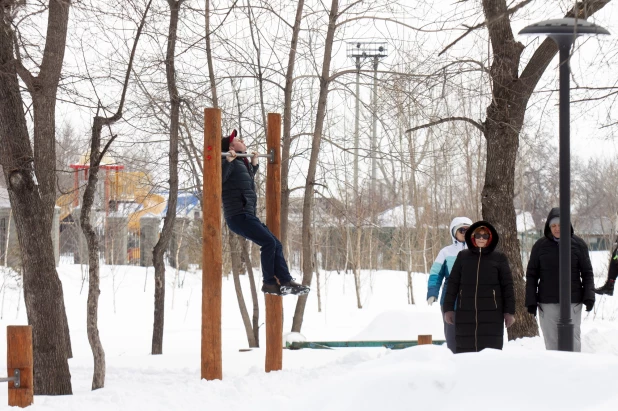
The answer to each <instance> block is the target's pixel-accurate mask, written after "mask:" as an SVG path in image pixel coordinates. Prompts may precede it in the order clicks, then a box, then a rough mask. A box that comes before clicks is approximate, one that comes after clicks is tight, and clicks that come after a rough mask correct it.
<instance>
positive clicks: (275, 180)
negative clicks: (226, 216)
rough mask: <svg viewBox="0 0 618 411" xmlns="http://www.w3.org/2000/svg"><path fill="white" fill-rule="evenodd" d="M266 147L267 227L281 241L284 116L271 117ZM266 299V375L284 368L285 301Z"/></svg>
mask: <svg viewBox="0 0 618 411" xmlns="http://www.w3.org/2000/svg"><path fill="white" fill-rule="evenodd" d="M266 133H267V136H266V146H267V150H268V153H269V154H270V153H271V152H272V150H274V158H273V160H274V161H273V162H270V161H269V162H268V165H267V167H266V169H267V177H266V225H267V226H268V228H269V229H270V231H271V232H272V233H273V234H274V235H275V236H276V237H277V238H281V216H280V211H281V149H280V148H281V114H278V113H268V120H267V131H266ZM264 296H265V298H266V364H265V370H266V372H271V371H279V370H281V369H282V367H283V342H282V336H283V304H282V301H281V297H280V296H277V295H271V294H264Z"/></svg>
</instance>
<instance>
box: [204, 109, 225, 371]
mask: <svg viewBox="0 0 618 411" xmlns="http://www.w3.org/2000/svg"><path fill="white" fill-rule="evenodd" d="M202 195H203V204H204V210H202V211H203V212H202V214H203V216H204V217H203V218H204V222H203V227H202V378H205V379H207V380H217V379H218V380H220V379H222V378H223V366H222V363H221V287H222V256H221V253H222V248H221V110H219V109H215V108H207V109H204V189H203V191H202Z"/></svg>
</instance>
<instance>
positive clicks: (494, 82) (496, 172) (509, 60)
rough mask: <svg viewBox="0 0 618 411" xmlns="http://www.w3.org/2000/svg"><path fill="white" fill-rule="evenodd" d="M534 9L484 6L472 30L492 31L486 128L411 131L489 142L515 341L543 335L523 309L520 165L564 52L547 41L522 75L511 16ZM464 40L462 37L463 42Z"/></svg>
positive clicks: (590, 8)
mask: <svg viewBox="0 0 618 411" xmlns="http://www.w3.org/2000/svg"><path fill="white" fill-rule="evenodd" d="M609 1H610V0H584V1H581V2H578V3H576V4H575V5H574V6H573V8H572V9H571V10H569V11H568V12H567V13H566V15H565V17H576V18H579V19H586V18H588V17H589V16H591V15H592V14H594V13H595V12H597V11H598V10H600V9H602V8H603V7H604V6H605V5H607V3H609ZM528 3H530V1H529V0H524V1H522V2H521V3H519V4H517V5H516V6H514V7H511V8H509V7H508V6H507V1H506V0H483V1H482V6H483V12H484V15H485V20H484V23H481V24H479V25H477V26H474V27H470V28H468V30H466V32H465V34H464V36H465V35H466V34H469V33H471V32H472V31H474V30H475V29H478V28H481V27H487V30H488V33H489V40H490V43H491V48H492V52H493V61H492V64H491V69H490V70H489V75H490V79H491V87H492V100H491V103H490V105H489V106H488V107H487V112H486V118H485V121H484V122H482V123H480V122H478V121H476V120H473V119H470V118H467V117H460V116H451V117H448V118H444V119H440V120H437V121H434V122H431V123H429V124H427V125H423V126H419V127H414V128H412V129H410V130H409V131H412V130H416V129H420V128H424V127H428V126H433V125H436V124H441V123H444V122H449V121H464V122H467V123H469V124H472V125H474V126H475V127H476V128H478V129H479V130H480V131H481V132H482V133H483V135H484V136H485V139H486V141H487V163H486V172H485V183H484V187H483V191H482V193H481V203H482V211H483V218H484V219H486V220H488V221H491V222H492V223H493V224H494V225H495V227H496V229H497V230H498V232H500V236H501V238H500V243H501V248H502V250H503V251H504V252H505V254H506V255H507V258H508V260H509V264H510V265H511V269H512V272H513V280H514V284H515V298H516V302H517V307H518V308H519V309H518V310H517V312H516V315H515V316H516V319H517V321H516V322H515V324H514V325H513V326H512V327H510V328H509V329H508V335H509V339H515V338H521V337H531V336H535V335H538V326H537V323H536V321H535V319H534V318H533V317H532V316H530V315H529V314H528V313H527V312H526V311H525V310H523V309H521V308H522V307H523V306H524V297H525V280H524V272H523V267H522V262H521V258H520V247H519V242H518V239H517V227H516V219H515V208H514V205H513V201H514V193H515V187H514V185H515V160H516V157H517V152H518V148H519V135H520V132H521V129H522V126H523V123H524V117H525V113H526V106H527V104H528V101H529V99H530V97H531V96H532V94H533V92H534V89H535V88H536V86H537V84H538V82H539V80H540V79H541V76H542V75H543V73H544V72H545V70H546V69H547V66H548V65H549V63H550V62H551V60H552V59H553V57H554V56H555V55H556V53H557V51H558V48H557V46H556V44H555V42H554V41H553V40H552V39H550V38H547V39H545V40H544V41H543V42H542V43H541V45H540V46H539V47H538V48H537V49H536V50H535V51H534V53H533V55H532V57H531V58H530V60H529V61H528V63H527V64H526V66H525V67H524V69H523V70H522V71H521V72H520V68H519V65H520V58H521V54H522V52H523V50H524V45H523V44H521V43H520V42H518V41H516V40H515V37H514V35H513V31H512V28H511V16H512V15H513V13H515V12H516V11H518V10H520V9H521V8H523V7H525V5H527V4H528ZM462 37H463V36H460V38H459V39H458V40H460V39H461V38H462ZM458 40H457V41H458ZM449 47H450V46H449ZM447 48H448V47H447ZM443 52H444V50H443Z"/></svg>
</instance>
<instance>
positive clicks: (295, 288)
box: [281, 280, 311, 295]
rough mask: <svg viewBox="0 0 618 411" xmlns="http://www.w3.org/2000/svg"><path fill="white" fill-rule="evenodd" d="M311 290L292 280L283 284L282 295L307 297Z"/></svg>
mask: <svg viewBox="0 0 618 411" xmlns="http://www.w3.org/2000/svg"><path fill="white" fill-rule="evenodd" d="M309 291H311V289H310V288H309V287H307V286H306V285H302V284H299V283H297V282H296V281H294V280H290V281H287V282H284V283H281V294H283V295H288V294H294V295H305V294H308V293H309Z"/></svg>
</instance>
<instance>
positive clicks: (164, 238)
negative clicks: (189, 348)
mask: <svg viewBox="0 0 618 411" xmlns="http://www.w3.org/2000/svg"><path fill="white" fill-rule="evenodd" d="M183 2H184V0H168V1H167V3H168V4H169V6H170V26H169V32H168V37H167V55H166V58H165V73H166V75H167V90H168V92H169V96H170V145H169V155H168V158H169V160H168V161H169V173H170V175H169V196H168V199H167V212H166V213H165V218H164V220H163V229H162V230H161V236H160V237H159V241H157V244H155V246H154V249H153V250H152V265H153V266H154V270H155V302H154V324H153V326H152V351H151V353H152V355H157V354H163V326H164V319H165V261H164V260H163V257H164V254H165V250H167V246H168V244H169V242H170V238H172V235H173V233H174V223H175V222H176V205H177V203H178V131H179V124H180V96H179V95H178V89H177V88H176V69H175V67H174V58H175V51H176V33H177V31H178V18H179V12H180V7H181V5H182V3H183Z"/></svg>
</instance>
